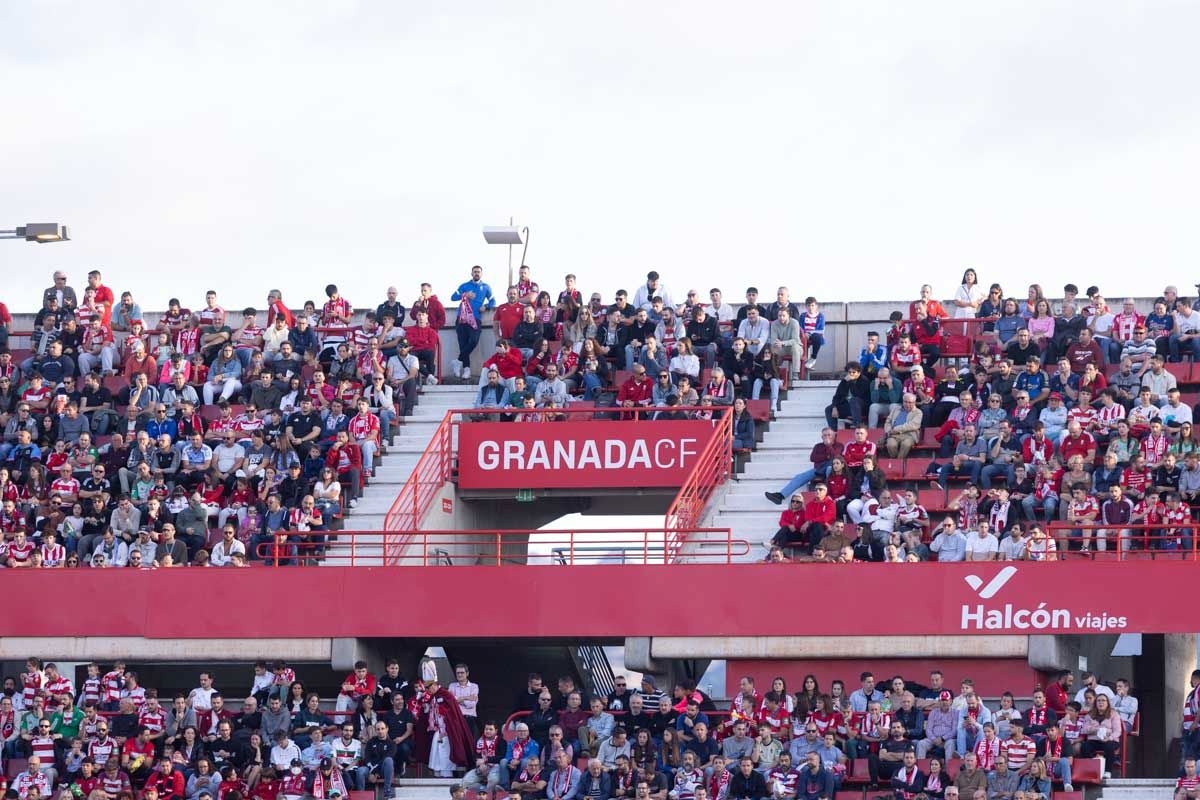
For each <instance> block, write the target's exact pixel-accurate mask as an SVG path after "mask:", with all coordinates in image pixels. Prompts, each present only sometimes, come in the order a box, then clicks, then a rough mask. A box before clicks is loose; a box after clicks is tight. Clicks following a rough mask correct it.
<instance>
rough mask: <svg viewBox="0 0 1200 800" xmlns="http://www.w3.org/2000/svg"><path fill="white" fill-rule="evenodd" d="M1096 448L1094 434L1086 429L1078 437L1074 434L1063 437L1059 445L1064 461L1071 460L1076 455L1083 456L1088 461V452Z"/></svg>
mask: <svg viewBox="0 0 1200 800" xmlns="http://www.w3.org/2000/svg"><path fill="white" fill-rule="evenodd" d="M1081 424H1082V423H1081ZM1084 427H1085V428H1086V427H1087V426H1086V425H1085V426H1084ZM1095 449H1096V440H1095V439H1093V438H1092V435H1091V434H1090V433H1088V432H1087V431H1086V430H1085V431H1082V432H1081V433H1080V434H1079V438H1078V439H1076V438H1075V437H1073V436H1067V438H1065V439H1063V440H1062V443H1061V444H1059V446H1058V452H1059V453H1061V454H1062V460H1063V461H1069V460H1070V459H1071V456H1076V455H1077V456H1083V458H1084V460H1085V461H1086V460H1087V454H1088V452H1089V451H1095Z"/></svg>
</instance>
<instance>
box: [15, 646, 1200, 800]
mask: <svg viewBox="0 0 1200 800" xmlns="http://www.w3.org/2000/svg"><path fill="white" fill-rule="evenodd" d="M454 672H455V677H454V680H453V681H451V682H449V683H448V684H446V685H443V684H441V683H440V681H439V680H438V678H437V669H436V667H435V666H434V665H433V662H431V661H428V660H426V661H423V662H422V664H421V666H420V676H419V677H417V678H415V679H414V680H412V681H411V682H410V681H408V680H406V679H405V677H404V676H403V675H402V674H401V671H400V664H399V662H397V661H396V660H394V659H393V660H389V661H388V662H387V664H386V669H385V671H384V672H383V673H382V674H380V675H378V676H376V675H372V674H370V672H369V671H368V669H367V665H366V663H365V662H358V663H356V664H355V667H354V670H353V672H351V673H350V674H348V675H347V676H346V677H345V679H344V680H343V683H342V685H341V687H340V690H339V693H338V695H337V697H336V701H334V702H332V703H330V702H328V701H327V702H324V703H323V701H322V700H321V698H319V697H318V695H317V694H315V693H312V692H310V691H308V690H307V689H306V688H305V686H304V683H303V682H302V681H300V680H298V679H297V677H296V674H295V671H294V670H293V669H291V668H290V667H289V666H288V665H287V664H285V663H283V662H275V663H271V664H268V663H267V662H259V663H257V664H256V665H255V666H254V674H253V675H252V676H248V681H247V683H248V686H245V687H240V690H238V691H236V692H227V691H225V690H222V689H220V688H218V687H217V686H215V685H214V681H213V676H212V673H210V672H201V673H200V674H199V680H198V684H199V685H198V686H196V687H195V688H192V689H190V690H180V691H172V692H164V693H161V696H160V692H159V691H158V690H156V689H155V688H152V687H146V686H143V685H142V684H141V683H140V681H139V680H138V676H137V673H136V671H133V670H130V669H127V668H126V665H125V664H124V663H121V662H117V663H116V664H114V665H112V667H111V668H110V669H107V670H105V669H102V668H101V667H100V666H99V665H98V664H89V665H88V666H87V676H86V678H85V679H84V680H83V681H82V683H81V684H80V685H79V686H78V687H76V686H75V685H74V683H73V681H72V680H71V679H70V678H69V677H67V676H65V675H63V674H61V673H60V672H59V671H58V670H57V668H56V666H55V665H54V664H52V663H48V664H45V665H43V664H42V663H41V662H40V660H38V659H36V658H31V659H29V660H28V662H27V663H26V667H25V671H24V672H22V673H21V675H20V676H19V677H18V678H12V677H9V678H6V679H5V681H4V689H3V693H2V694H0V732H3V750H2V753H3V757H4V759H5V760H7V761H11V760H13V759H24V761H25V763H24V764H20V763H17V764H10V765H9V766H10V767H14V768H15V769H10V770H8V778H7V779H4V778H0V780H7V785H6V786H5V787H4V788H5V789H6V797H9V798H12V799H13V800H30V798H32V800H39V798H50V797H59V798H62V799H63V800H72V799H73V798H80V797H87V798H89V800H101V798H103V800H129V798H132V797H135V796H136V797H139V798H149V800H200V799H201V798H206V799H207V800H242V798H255V799H256V800H280V798H283V800H300V798H317V799H318V800H324V798H333V797H338V796H342V797H345V796H346V795H347V793H348V792H349V791H353V790H363V789H366V790H371V789H374V790H376V791H377V793H379V794H382V795H383V796H385V797H390V794H391V793H390V788H391V786H392V785H393V780H394V779H395V778H398V777H401V776H403V775H404V774H405V773H406V771H407V770H408V769H409V768H410V766H413V765H418V764H419V765H421V766H422V768H423V769H424V768H425V767H428V769H429V770H430V772H432V773H433V774H435V775H439V776H443V777H451V776H461V779H462V787H463V788H465V789H467V790H470V791H472V792H476V793H477V795H478V796H479V797H484V796H486V797H489V798H492V797H495V796H496V795H497V794H498V793H499V792H500V791H504V792H506V793H508V795H509V796H510V797H513V796H516V797H520V798H524V799H525V800H535V799H537V798H550V799H551V800H575V799H576V798H578V799H579V800H583V799H584V798H601V800H609V799H610V798H652V799H653V800H668V799H670V800H697V799H699V800H705V799H706V798H712V799H713V800H718V799H720V798H725V799H726V800H736V799H738V798H752V799H753V800H765V799H766V798H779V799H785V800H786V799H790V798H804V800H810V799H811V800H815V799H817V798H821V799H822V800H823V799H825V798H833V797H834V796H835V795H836V793H837V791H838V790H839V789H840V788H842V787H843V786H846V788H850V787H851V786H855V787H874V788H882V789H884V790H891V792H892V793H893V794H894V796H895V797H896V798H900V799H901V800H913V798H916V797H920V796H924V797H926V798H953V797H955V796H959V797H964V798H966V797H970V798H974V797H976V792H978V791H981V790H982V791H984V792H985V796H986V797H987V798H992V797H997V796H1000V797H1015V796H1017V795H1015V794H1014V793H1015V792H1017V791H1022V792H1024V794H1023V795H1022V796H1024V797H1026V798H1030V799H1031V800H1036V799H1037V798H1049V797H1050V795H1051V785H1052V783H1053V784H1057V785H1061V786H1062V788H1063V789H1065V790H1067V791H1071V790H1072V780H1073V777H1072V776H1073V769H1074V770H1075V771H1079V770H1080V769H1081V762H1080V759H1092V758H1094V757H1096V756H1101V757H1103V759H1104V762H1103V766H1102V767H1101V766H1099V765H1097V767H1096V772H1095V774H1094V776H1093V779H1098V778H1099V774H1100V771H1102V770H1105V769H1112V768H1114V764H1115V763H1116V761H1115V759H1117V758H1118V757H1119V752H1118V750H1119V748H1120V747H1121V746H1122V742H1123V736H1124V734H1125V733H1126V732H1128V731H1129V730H1131V728H1132V727H1133V726H1135V725H1136V724H1137V717H1138V703H1137V700H1136V698H1135V697H1133V696H1132V695H1131V694H1130V684H1129V681H1128V680H1125V679H1121V680H1118V681H1116V682H1115V684H1113V685H1112V686H1109V685H1107V684H1105V683H1102V682H1101V681H1100V680H1099V678H1098V676H1096V675H1094V674H1092V673H1089V672H1085V673H1083V675H1082V686H1080V687H1079V688H1078V689H1076V688H1075V686H1074V675H1073V674H1072V673H1070V672H1063V673H1061V674H1060V675H1058V676H1056V677H1055V679H1054V680H1053V681H1051V682H1050V683H1049V685H1047V686H1045V687H1041V686H1038V687H1036V688H1035V689H1034V690H1033V692H1032V702H1031V703H1030V704H1029V705H1028V706H1027V707H1025V708H1018V707H1017V702H1016V700H1015V698H1014V696H1013V695H1012V694H1011V693H1009V692H1005V693H1003V695H1001V697H1000V698H999V700H998V702H997V703H995V704H994V705H990V704H989V703H987V702H985V701H984V699H983V698H982V697H980V696H979V695H978V694H977V693H976V691H975V686H974V683H973V682H972V681H971V680H970V679H964V680H962V681H961V683H960V684H959V686H958V692H957V693H955V692H954V691H952V690H951V688H950V687H949V686H947V685H945V679H944V676H943V674H942V673H941V672H940V671H938V670H934V671H933V672H932V673H931V674H930V675H929V678H928V684H927V685H921V684H918V683H916V682H914V681H911V680H906V679H905V678H903V677H901V676H894V677H892V678H890V679H887V680H885V681H880V682H876V678H875V676H874V675H873V674H872V673H871V672H863V673H862V674H861V675H859V676H858V681H857V688H852V689H851V690H848V689H847V683H846V682H844V681H841V680H834V681H833V682H832V683H831V684H830V686H829V687H828V689H827V690H822V689H821V687H820V686H819V684H818V682H817V679H816V677H815V676H813V675H807V676H805V678H804V679H803V682H802V686H801V687H800V688H799V690H798V691H796V692H794V693H793V692H791V691H790V690H789V689H788V687H787V684H786V681H785V680H784V679H783V678H779V677H777V678H775V679H773V680H772V682H771V686H770V688H769V689H768V690H767V691H760V690H759V688H758V687H756V686H755V682H754V679H753V678H751V677H749V676H746V677H743V678H742V679H741V680H740V684H739V688H738V692H737V694H736V695H735V696H734V698H733V699H732V701H731V703H730V705H729V708H728V709H727V710H724V711H717V709H716V707H715V704H714V703H713V701H712V699H711V698H710V697H708V696H707V695H706V694H704V693H703V692H701V691H698V690H697V688H696V686H695V684H694V682H689V681H683V682H680V683H679V684H677V685H676V686H674V687H673V689H672V690H671V691H670V692H669V693H668V692H663V691H661V690H660V689H659V688H658V686H657V684H656V682H655V680H654V678H653V677H652V676H644V677H643V678H642V681H641V683H640V684H638V685H636V686H635V685H630V682H629V681H628V680H627V679H626V678H625V677H624V676H621V675H617V676H615V680H614V687H613V689H612V691H611V692H609V693H608V694H607V695H606V696H594V697H588V696H587V694H586V693H585V692H584V691H583V690H582V689H581V688H580V687H578V686H576V684H575V682H574V679H573V678H572V677H570V676H565V677H561V678H559V679H558V682H557V686H556V688H555V690H554V691H552V690H551V688H550V687H549V686H547V685H546V684H545V683H544V682H543V678H542V676H541V675H540V674H537V673H531V674H530V675H529V676H528V680H527V682H526V684H525V685H524V686H521V687H520V688H518V689H517V690H516V692H515V697H514V699H513V701H512V703H511V706H510V707H511V710H512V713H511V714H510V716H509V717H508V719H506V720H496V719H482V718H480V716H479V714H478V708H479V705H480V697H481V695H480V687H479V686H478V684H475V683H473V682H472V681H471V679H470V671H469V668H468V667H467V665H465V664H458V665H456V666H455V667H454ZM1196 683H1200V673H1197V676H1196V677H1195V679H1194V681H1193V684H1194V685H1195V684H1196ZM853 685H854V684H851V686H853ZM1196 694H1197V692H1196V691H1195V690H1193V692H1192V693H1191V695H1189V697H1188V707H1189V708H1190V709H1191V711H1192V715H1191V717H1190V718H1189V719H1190V721H1191V722H1192V723H1194V721H1195V713H1194V712H1195V704H1196ZM168 697H169V700H168V699H167V698H168ZM235 697H236V698H237V700H234V698H235ZM331 705H332V707H331ZM235 706H236V707H235ZM1187 724H1188V723H1187V722H1186V721H1185V726H1186V725H1187ZM1186 733H1188V729H1187V728H1185V734H1186ZM1194 738H1195V733H1194V731H1192V732H1191V733H1190V738H1188V739H1186V741H1187V742H1189V743H1190V742H1191V740H1192V739H1194ZM1190 748H1191V744H1185V761H1184V763H1185V770H1191V773H1188V772H1186V771H1184V772H1181V775H1182V776H1183V777H1182V778H1181V780H1184V779H1186V778H1187V776H1188V775H1189V774H1192V775H1194V766H1195V760H1194V750H1192V749H1190ZM1085 763H1086V762H1085ZM856 765H857V766H856ZM864 767H865V768H864ZM2 774H4V770H0V775H2ZM998 793H1000V794H998ZM1004 793H1006V794H1004ZM377 796H378V794H377Z"/></svg>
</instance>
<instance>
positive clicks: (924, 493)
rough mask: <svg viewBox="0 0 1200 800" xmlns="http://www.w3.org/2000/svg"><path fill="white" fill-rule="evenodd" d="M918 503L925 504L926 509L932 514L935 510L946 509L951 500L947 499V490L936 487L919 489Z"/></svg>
mask: <svg viewBox="0 0 1200 800" xmlns="http://www.w3.org/2000/svg"><path fill="white" fill-rule="evenodd" d="M917 503H919V504H920V505H923V506H925V510H926V511H928V512H929V513H930V514H933V513H934V512H935V511H946V510H947V508H948V506H949V501H948V500H946V492H945V491H944V490H942V489H941V488H937V489H934V488H932V487H930V488H928V489H917Z"/></svg>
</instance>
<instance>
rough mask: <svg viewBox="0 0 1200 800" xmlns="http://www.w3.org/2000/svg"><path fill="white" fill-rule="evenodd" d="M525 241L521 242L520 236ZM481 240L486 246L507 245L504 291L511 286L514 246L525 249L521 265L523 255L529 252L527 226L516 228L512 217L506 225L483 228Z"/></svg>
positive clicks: (523, 261)
mask: <svg viewBox="0 0 1200 800" xmlns="http://www.w3.org/2000/svg"><path fill="white" fill-rule="evenodd" d="M522 235H524V237H525V239H524V241H522V239H521V236H522ZM483 240H484V241H485V242H487V243H488V244H506V245H508V283H507V284H506V285H505V287H504V288H505V290H506V291H507V290H508V287H509V286H512V285H513V271H512V249H513V245H514V244H523V245H525V249H524V250H522V251H521V265H522V266H523V265H524V264H525V254H526V253H528V252H529V226H528V225H527V226H525V227H524V228H517V227H515V226H514V225H513V219H512V217H509V218H508V225H507V226H501V227H495V228H493V227H485V228H484V229H483Z"/></svg>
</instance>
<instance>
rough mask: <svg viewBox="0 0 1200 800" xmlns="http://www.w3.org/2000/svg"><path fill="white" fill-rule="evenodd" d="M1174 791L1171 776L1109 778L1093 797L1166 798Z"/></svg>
mask: <svg viewBox="0 0 1200 800" xmlns="http://www.w3.org/2000/svg"><path fill="white" fill-rule="evenodd" d="M1174 793H1175V780H1174V779H1173V778H1110V779H1109V780H1106V781H1105V782H1104V788H1103V789H1102V790H1101V791H1100V793H1099V794H1097V795H1095V797H1101V798H1104V800H1167V798H1170V797H1172V796H1173V795H1174ZM1089 795H1090V793H1089Z"/></svg>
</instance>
